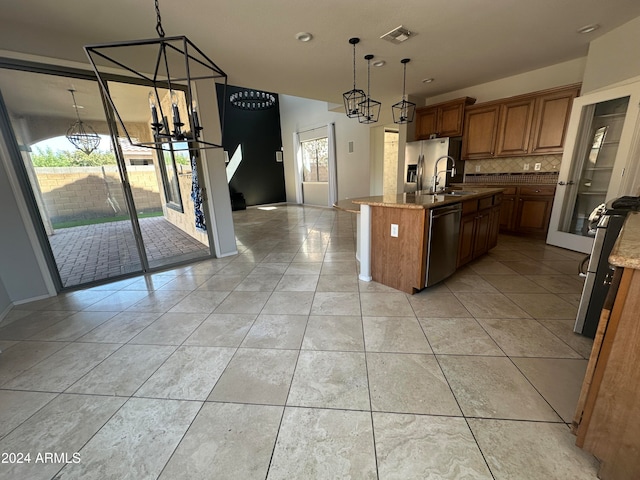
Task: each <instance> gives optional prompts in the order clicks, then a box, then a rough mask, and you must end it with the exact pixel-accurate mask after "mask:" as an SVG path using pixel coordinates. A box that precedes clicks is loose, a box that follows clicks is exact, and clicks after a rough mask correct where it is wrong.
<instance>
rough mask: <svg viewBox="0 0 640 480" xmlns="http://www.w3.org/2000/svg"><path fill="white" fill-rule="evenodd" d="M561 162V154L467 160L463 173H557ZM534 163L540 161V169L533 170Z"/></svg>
mask: <svg viewBox="0 0 640 480" xmlns="http://www.w3.org/2000/svg"><path fill="white" fill-rule="evenodd" d="M561 162H562V154H557V155H535V156H533V155H532V156H527V157H504V158H488V159H486V160H467V161H466V162H465V163H464V173H465V175H469V174H478V173H525V172H526V173H534V172H555V173H557V172H559V171H560V163H561ZM536 163H540V170H535V164H536ZM527 164H528V165H529V168H528V169H526V165H527ZM478 167H479V168H478Z"/></svg>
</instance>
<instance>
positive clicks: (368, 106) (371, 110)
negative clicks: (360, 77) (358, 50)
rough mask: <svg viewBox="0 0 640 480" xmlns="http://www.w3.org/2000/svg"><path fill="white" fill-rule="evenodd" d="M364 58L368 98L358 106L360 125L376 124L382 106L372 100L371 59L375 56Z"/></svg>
mask: <svg viewBox="0 0 640 480" xmlns="http://www.w3.org/2000/svg"><path fill="white" fill-rule="evenodd" d="M364 58H365V60H366V61H367V96H366V97H365V99H364V101H362V102H360V104H359V105H358V121H359V122H360V123H376V122H377V121H378V117H379V116H380V107H381V106H382V104H381V103H380V102H378V101H376V100H373V99H372V98H371V59H372V58H373V55H371V54H369V55H365V56H364Z"/></svg>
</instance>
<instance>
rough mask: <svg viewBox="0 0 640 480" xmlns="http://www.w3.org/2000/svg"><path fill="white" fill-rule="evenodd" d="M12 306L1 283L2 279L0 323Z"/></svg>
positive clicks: (0, 285) (0, 286) (0, 288)
mask: <svg viewBox="0 0 640 480" xmlns="http://www.w3.org/2000/svg"><path fill="white" fill-rule="evenodd" d="M12 304H13V302H12V301H11V299H10V298H9V294H8V293H7V290H6V288H4V283H2V279H1V278H0V322H1V321H2V318H3V317H4V314H5V313H6V312H7V311H8V310H9V307H10V306H11V305H12Z"/></svg>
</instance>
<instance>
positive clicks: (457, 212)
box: [425, 203, 462, 287]
mask: <svg viewBox="0 0 640 480" xmlns="http://www.w3.org/2000/svg"><path fill="white" fill-rule="evenodd" d="M461 215H462V205H461V204H460V203H456V204H454V205H446V206H442V207H436V208H432V209H431V210H429V240H428V247H427V278H426V285H425V286H427V287H430V286H431V285H434V284H436V283H438V282H440V281H442V280H444V279H445V278H447V277H448V276H450V275H452V274H453V272H455V271H456V263H457V261H458V239H459V238H460V216H461Z"/></svg>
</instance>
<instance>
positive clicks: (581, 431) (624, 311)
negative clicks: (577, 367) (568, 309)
mask: <svg viewBox="0 0 640 480" xmlns="http://www.w3.org/2000/svg"><path fill="white" fill-rule="evenodd" d="M625 228H626V227H625ZM609 292H610V294H609V296H608V297H607V300H606V301H605V306H604V308H603V310H602V315H601V316H600V322H599V324H598V330H597V332H596V337H595V339H594V343H593V349H592V350H591V356H590V358H589V364H588V366H587V373H586V375H585V378H584V382H583V385H582V391H581V393H580V398H579V400H578V406H577V408H576V414H575V417H574V420H573V424H572V429H573V431H574V432H575V433H577V440H576V445H578V446H579V447H582V448H584V449H585V450H587V451H588V452H591V453H592V454H594V455H595V456H596V457H597V458H598V459H599V460H600V462H601V463H600V471H599V472H598V478H601V479H602V480H631V479H637V478H640V462H639V461H638V452H639V451H640V369H639V368H638V363H639V362H640V322H638V311H639V310H640V270H636V269H633V268H624V269H622V268H616V273H615V274H614V279H613V282H612V286H611V289H610V290H609Z"/></svg>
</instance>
